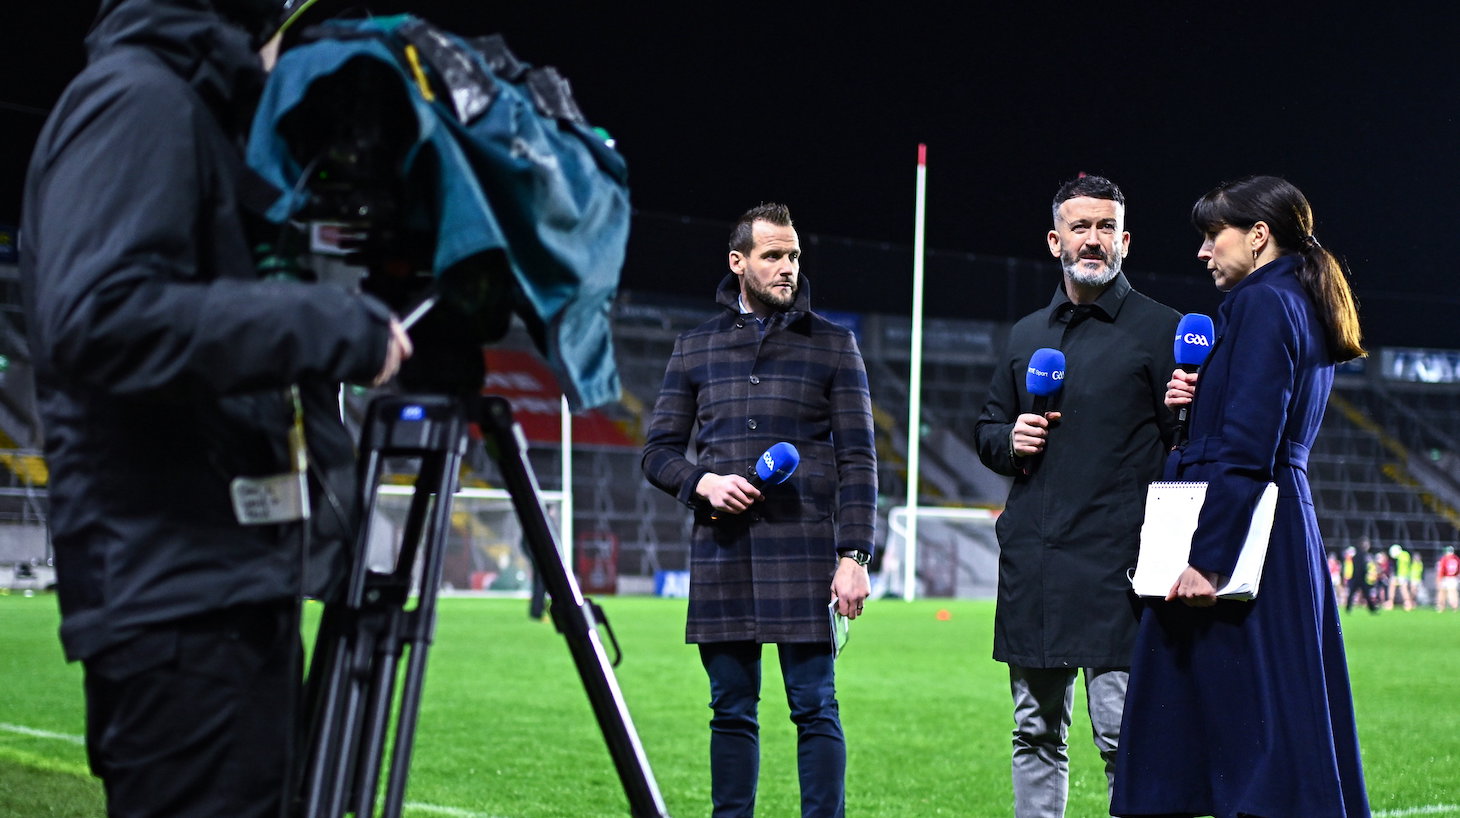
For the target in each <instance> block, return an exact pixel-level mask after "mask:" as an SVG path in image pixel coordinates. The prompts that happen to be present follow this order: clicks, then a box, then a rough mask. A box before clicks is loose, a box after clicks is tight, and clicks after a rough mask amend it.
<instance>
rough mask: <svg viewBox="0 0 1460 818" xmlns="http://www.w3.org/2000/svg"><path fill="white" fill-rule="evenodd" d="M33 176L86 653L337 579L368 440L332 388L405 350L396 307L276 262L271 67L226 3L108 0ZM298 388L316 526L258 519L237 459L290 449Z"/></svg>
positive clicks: (259, 459)
mask: <svg viewBox="0 0 1460 818" xmlns="http://www.w3.org/2000/svg"><path fill="white" fill-rule="evenodd" d="M87 49H88V54H89V60H88V65H87V67H86V69H85V70H84V71H82V73H81V74H80V75H79V76H78V77H77V78H76V79H75V80H74V81H73V82H72V83H71V85H70V86H69V87H68V88H67V90H66V92H65V93H64V95H63V96H62V98H61V100H60V101H59V102H58V103H57V105H56V107H55V110H54V111H53V113H52V114H51V117H50V120H49V121H48V122H47V123H46V126H45V128H44V130H43V131H42V133H41V136H40V138H39V140H38V143H37V145H36V149H35V153H34V156H33V157H32V160H31V165H30V169H29V176H28V178H27V182H26V191H25V201H24V208H23V219H22V228H21V241H20V243H21V276H22V286H23V293H24V299H25V308H26V317H27V332H28V334H29V342H30V347H31V354H32V356H33V358H34V362H35V371H36V381H37V389H38V395H39V405H40V411H41V416H42V419H43V422H44V424H45V441H46V442H45V447H46V458H47V462H48V465H49V467H50V502H51V508H50V525H51V535H52V542H53V545H54V548H55V554H56V563H57V577H58V585H59V596H60V604H61V614H62V622H61V637H62V642H63V644H64V646H65V649H66V654H67V656H68V657H69V658H71V659H73V660H76V659H87V658H90V657H92V656H94V655H96V654H97V653H98V652H99V651H101V650H104V649H105V648H107V647H108V646H111V645H114V644H117V643H119V642H121V641H123V640H125V639H127V638H128V637H130V636H132V635H134V634H135V633H136V632H137V631H138V629H139V628H141V627H142V626H144V625H148V624H151V623H157V622H164V621H169V620H174V619H178V618H181V617H186V616H190V615H193V614H198V613H202V612H206V611H209V610H213V609H217V608H221V607H226V606H230V605H236V604H242V603H256V602H268V601H274V600H279V599H284V598H288V597H291V596H294V595H297V594H299V593H301V592H304V593H314V594H318V593H322V592H323V591H324V590H325V588H326V586H327V584H328V580H329V579H330V578H331V576H333V575H337V574H338V570H339V566H338V562H337V560H338V557H339V555H340V554H342V550H341V549H340V548H339V543H340V542H341V541H344V540H346V538H348V537H349V536H351V532H350V528H351V524H350V522H349V521H350V520H351V519H352V517H353V510H352V506H353V505H354V500H353V494H354V488H353V486H354V462H353V459H354V452H353V446H352V443H351V441H350V439H349V438H348V436H347V435H346V434H345V431H344V428H343V426H342V425H341V423H340V421H339V411H338V404H337V403H336V400H335V397H334V396H335V384H337V382H338V381H340V380H356V381H365V380H369V379H370V378H371V377H372V376H373V375H374V374H375V373H376V372H378V371H379V370H380V368H381V366H382V363H383V361H384V360H385V351H386V344H387V339H388V330H387V321H388V318H389V315H388V313H387V312H386V310H385V309H384V308H383V307H382V306H381V305H379V304H378V303H375V302H373V301H370V300H368V299H366V298H363V297H360V296H358V295H354V294H350V293H347V292H346V291H344V290H343V289H340V288H336V287H329V286H323V285H314V284H307V283H301V282H292V281H291V282H286V281H260V280H259V279H258V275H257V274H256V272H255V268H254V265H253V261H252V258H251V252H250V248H251V237H250V236H249V235H248V233H247V230H246V227H245V221H246V219H247V217H246V216H245V214H244V209H245V208H244V206H243V204H242V202H243V200H244V199H245V198H246V197H245V193H244V191H245V190H246V189H248V184H247V183H246V182H245V177H246V175H245V172H244V166H243V163H242V154H241V134H242V133H243V132H244V130H243V129H244V128H245V127H246V126H247V123H248V121H249V117H250V114H251V108H252V104H253V100H254V99H255V98H256V96H257V93H258V89H259V88H260V87H261V84H262V80H263V74H262V70H261V68H260V66H259V62H258V58H257V57H256V56H255V55H254V54H253V53H252V51H251V50H250V49H249V44H248V42H247V38H246V35H244V34H242V33H241V32H240V31H238V30H236V29H233V28H231V27H229V26H226V25H224V24H223V23H221V22H220V21H219V20H218V18H217V17H216V16H215V14H214V13H213V12H212V11H211V10H210V8H209V6H208V4H207V2H206V0H109V2H107V3H105V4H104V5H103V10H102V12H101V14H100V16H99V18H98V20H97V23H96V25H95V27H94V28H93V30H92V32H91V34H90V35H89V36H88V38H87ZM291 384H298V385H299V386H300V391H301V396H302V398H303V403H304V406H305V413H304V414H305V418H306V434H307V438H308V443H309V450H310V454H311V483H312V486H313V488H314V489H315V490H316V492H317V491H318V489H319V487H320V485H321V481H320V478H321V476H324V482H326V483H328V484H329V485H330V486H331V491H330V492H329V493H328V494H327V495H323V496H318V497H316V498H315V501H314V510H315V516H314V519H313V521H312V533H313V536H311V537H310V540H311V541H312V542H313V545H314V546H315V550H314V552H312V555H311V556H312V558H313V559H312V561H311V562H310V567H309V569H308V570H307V571H306V570H301V566H302V565H303V564H304V559H303V558H302V556H301V549H300V546H299V543H300V533H301V526H300V524H298V523H276V524H263V525H247V526H246V525H241V524H240V523H239V522H238V521H237V519H236V518H235V514H234V509H233V504H232V501H231V499H230V493H229V485H230V481H232V480H233V478H235V477H239V476H262V475H270V474H280V473H283V472H286V471H287V470H288V468H289V458H288V448H287V433H288V430H289V428H290V426H291V423H292V420H293V411H292V401H290V400H289V399H288V397H287V394H288V393H287V391H286V390H287V388H288V387H289V385H291Z"/></svg>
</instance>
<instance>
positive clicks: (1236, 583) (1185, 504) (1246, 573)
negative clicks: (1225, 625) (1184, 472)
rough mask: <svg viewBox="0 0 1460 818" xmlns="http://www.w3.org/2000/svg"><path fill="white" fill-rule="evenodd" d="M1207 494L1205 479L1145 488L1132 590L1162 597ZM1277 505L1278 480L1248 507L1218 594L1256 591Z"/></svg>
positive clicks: (1185, 554)
mask: <svg viewBox="0 0 1460 818" xmlns="http://www.w3.org/2000/svg"><path fill="white" fill-rule="evenodd" d="M1206 494H1207V484H1206V483H1163V482H1156V483H1152V484H1151V486H1150V488H1149V489H1148V490H1147V491H1146V520H1145V522H1144V523H1142V524H1141V553H1140V557H1139V559H1138V561H1137V562H1136V569H1135V572H1134V574H1133V576H1132V577H1131V585H1132V587H1134V588H1135V592H1136V594H1137V595H1139V596H1156V597H1162V598H1164V597H1165V596H1166V594H1167V593H1169V592H1170V591H1171V586H1173V585H1175V584H1176V579H1177V577H1179V576H1181V572H1182V571H1183V570H1185V569H1186V566H1187V560H1188V559H1189V558H1190V556H1191V535H1192V533H1193V532H1195V531H1196V518H1197V515H1199V514H1200V513H1201V506H1202V502H1203V501H1204V500H1205V499H1206ZM1276 508H1277V485H1276V484H1275V483H1268V484H1267V488H1266V489H1265V490H1264V491H1263V492H1262V496H1261V497H1259V498H1258V500H1257V507H1256V508H1254V509H1253V510H1252V524H1251V526H1250V527H1249V528H1248V530H1247V541H1246V542H1244V543H1243V544H1242V552H1241V554H1239V555H1238V557H1237V565H1236V567H1235V568H1233V569H1232V576H1231V577H1229V578H1227V581H1226V582H1225V583H1223V585H1222V586H1221V587H1220V588H1218V589H1217V596H1219V597H1221V598H1222V599H1240V600H1251V599H1253V598H1254V597H1256V596H1257V587H1258V584H1259V583H1260V582H1261V580H1262V566H1263V563H1265V562H1266V561H1267V541H1268V538H1269V537H1271V536H1272V520H1273V512H1274V510H1275V509H1276Z"/></svg>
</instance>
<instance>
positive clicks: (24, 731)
mask: <svg viewBox="0 0 1460 818" xmlns="http://www.w3.org/2000/svg"><path fill="white" fill-rule="evenodd" d="M0 730H4V731H5V732H7V733H19V734H20V735H22V736H30V737H31V738H49V739H55V740H56V741H69V742H70V743H72V744H85V743H86V739H85V738H83V737H81V736H73V735H70V734H68V733H52V732H50V731H49V730H37V729H35V728H34V727H22V726H21V725H19V724H6V723H4V722H0Z"/></svg>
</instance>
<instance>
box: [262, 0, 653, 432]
mask: <svg viewBox="0 0 1460 818" xmlns="http://www.w3.org/2000/svg"><path fill="white" fill-rule="evenodd" d="M301 39H302V42H301V43H300V44H298V45H296V46H294V47H292V48H290V49H288V50H287V51H285V52H284V54H283V55H282V56H281V57H280V58H279V62H278V65H277V66H276V67H275V69H274V71H273V72H272V73H271V74H270V77H269V81H268V84H267V86H266V87H265V89H264V95H263V98H262V100H261V101H260V104H259V107H258V111H257V113H256V114H255V117H254V122H253V128H252V130H251V132H250V135H249V144H248V152H247V157H248V164H249V166H250V167H251V168H252V169H253V170H254V171H255V172H256V173H257V174H258V175H259V176H261V177H263V178H264V179H265V180H266V181H268V182H269V183H271V184H272V185H273V186H274V187H275V188H277V189H278V190H280V191H284V192H283V193H282V194H280V195H279V197H278V198H277V199H276V200H275V201H274V202H273V204H272V206H271V207H270V208H269V210H268V213H267V215H268V218H269V219H270V220H272V221H274V222H275V223H283V222H285V221H287V220H290V219H291V218H292V219H299V218H308V210H309V208H310V206H312V205H314V204H317V202H318V199H319V192H318V191H317V190H314V189H313V188H314V186H315V182H316V181H317V179H318V177H319V175H320V174H319V173H318V168H319V162H320V159H321V158H322V156H323V155H324V154H329V156H330V159H331V160H332V161H335V162H338V161H340V157H341V156H342V155H343V156H344V157H345V159H346V160H347V161H351V162H355V163H356V164H357V166H358V167H360V168H367V169H369V171H370V172H369V173H368V174H361V178H362V179H369V184H368V185H363V186H366V187H371V188H374V189H375V190H376V191H381V190H390V191H395V192H396V193H397V194H398V195H392V196H391V199H392V201H390V202H388V203H385V204H388V205H389V207H388V208H385V207H382V208H379V210H381V211H387V210H389V211H392V212H393V213H395V214H396V215H395V216H394V218H395V219H396V220H397V222H398V224H397V225H394V226H397V227H398V226H402V225H403V226H405V227H406V228H407V229H409V230H411V231H414V232H415V233H417V234H420V235H422V236H424V238H425V239H426V241H427V243H428V244H429V246H430V248H431V249H430V272H431V273H432V274H433V275H434V276H435V278H436V280H437V281H438V282H448V281H453V280H458V279H460V278H461V275H460V273H461V271H463V270H469V269H472V268H473V267H475V266H481V260H482V258H483V257H484V256H487V255H492V254H499V255H501V256H504V257H505V259H506V262H507V265H508V266H509V267H510V270H511V275H510V280H511V287H510V288H511V294H510V299H506V300H507V301H510V304H511V308H512V310H513V311H514V312H516V313H517V315H518V316H519V317H521V318H522V320H523V322H524V324H526V326H527V328H528V330H529V332H530V334H531V335H532V337H533V339H534V341H535V342H536V343H537V346H538V349H539V351H540V352H541V353H542V354H543V356H544V358H545V359H546V360H547V363H548V366H549V367H550V368H551V369H552V370H553V373H554V375H555V376H556V378H557V380H558V383H559V385H560V386H561V387H562V389H563V392H564V394H565V395H566V396H567V398H568V402H569V403H570V404H571V405H572V407H573V408H574V409H575V410H577V409H585V408H591V407H594V406H599V405H602V404H605V403H609V402H612V401H614V400H617V399H618V397H619V391H620V386H619V378H618V371H617V368H616V365H615V364H614V357H613V347H612V337H611V334H610V325H609V312H610V307H611V305H612V302H613V298H614V296H615V294H616V293H617V289H618V282H619V275H620V272H621V270H622V267H623V261H624V252H625V247H626V245H627V242H628V230H629V200H628V185H627V169H626V167H625V164H624V160H623V157H621V156H620V155H619V154H618V153H617V152H616V151H615V150H613V148H612V147H610V146H609V145H608V144H607V143H606V142H605V139H604V138H603V137H602V136H601V135H599V133H597V132H595V130H594V129H593V128H592V127H591V126H589V124H588V123H587V121H586V120H585V118H584V117H583V114H582V112H581V111H579V109H578V106H577V103H576V102H575V101H574V99H573V96H572V92H571V90H570V88H569V86H568V83H567V81H566V80H565V79H563V77H562V76H561V75H560V74H558V72H557V71H556V70H554V69H552V68H549V67H534V66H532V65H530V64H528V63H525V62H522V61H520V60H518V59H517V57H516V56H515V55H513V54H512V53H511V52H510V51H509V50H508V49H507V46H506V44H505V43H504V42H503V41H502V39H501V38H500V37H497V36H492V37H483V38H475V39H466V38H463V37H459V36H457V35H455V34H452V33H449V32H446V31H443V30H441V29H438V28H436V27H434V26H432V25H431V24H429V23H427V22H425V21H423V20H421V19H419V18H417V17H413V16H410V15H399V16H394V17H377V18H372V19H368V20H333V21H329V22H327V23H324V24H321V25H319V26H315V27H313V28H311V29H308V30H307V31H306V32H305V33H304V36H303V37H302V38H301ZM382 78H386V81H385V82H382V81H381V79H382ZM341 117H344V118H345V119H346V120H348V121H344V122H341V121H339V120H340V119H341ZM357 119H358V120H362V121H354V120H357ZM371 120H376V121H371ZM342 129H344V130H348V131H349V132H351V133H353V134H355V135H356V137H355V138H353V139H352V143H351V144H350V145H349V146H348V147H347V148H342V146H341V145H340V144H338V143H334V144H331V143H329V142H328V140H327V139H325V138H322V137H320V136H319V134H328V133H340V132H341V131H342ZM379 134H384V135H386V138H382V139H372V138H370V137H371V135H379ZM362 135H363V136H362ZM371 151H378V152H379V153H380V154H381V155H380V156H369V155H360V154H369V153H370V152H371ZM382 175H384V176H391V177H393V178H373V177H379V176H382ZM335 182H336V184H337V183H338V176H337V177H336V180H335ZM368 198H369V197H368V196H367V197H366V199H367V200H368ZM396 199H399V200H398V201H397V200H396ZM367 220H368V219H367ZM453 273H454V274H453ZM497 295H501V294H500V293H499V294H497ZM502 301H503V299H501V298H496V299H494V300H493V303H501V302H502Z"/></svg>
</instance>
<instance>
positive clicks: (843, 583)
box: [831, 557, 872, 619]
mask: <svg viewBox="0 0 1460 818" xmlns="http://www.w3.org/2000/svg"><path fill="white" fill-rule="evenodd" d="M871 593H872V580H871V578H870V577H868V576H867V566H865V565H858V564H857V561H856V560H854V559H852V558H850V557H842V558H840V559H838V560H837V566H836V574H835V575H834V576H833V577H832V578H831V595H832V596H834V597H836V598H837V605H836V610H837V613H839V614H841V615H842V616H845V617H846V618H847V619H856V618H857V617H859V616H861V615H862V604H863V603H864V602H866V600H867V597H868V596H869V595H870V594H871Z"/></svg>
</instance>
